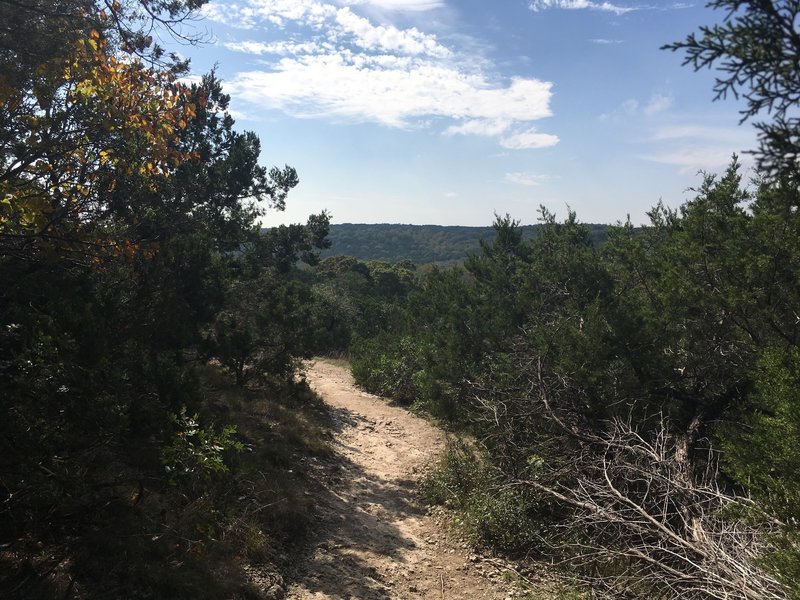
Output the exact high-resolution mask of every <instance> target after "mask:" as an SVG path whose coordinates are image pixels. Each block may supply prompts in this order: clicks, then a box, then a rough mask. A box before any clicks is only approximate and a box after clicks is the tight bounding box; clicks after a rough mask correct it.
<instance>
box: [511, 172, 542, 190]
mask: <svg viewBox="0 0 800 600" xmlns="http://www.w3.org/2000/svg"><path fill="white" fill-rule="evenodd" d="M505 179H506V181H508V182H509V183H516V184H517V185H525V186H528V187H533V186H536V185H539V184H540V183H541V182H542V181H544V180H546V179H548V177H547V175H534V174H533V173H519V172H516V173H506V177H505Z"/></svg>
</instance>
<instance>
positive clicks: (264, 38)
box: [180, 0, 755, 225]
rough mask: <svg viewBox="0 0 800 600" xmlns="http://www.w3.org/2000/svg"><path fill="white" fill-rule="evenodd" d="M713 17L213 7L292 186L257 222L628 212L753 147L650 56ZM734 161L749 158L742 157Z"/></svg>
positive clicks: (239, 104) (438, 7) (682, 5)
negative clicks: (294, 176) (282, 202)
mask: <svg viewBox="0 0 800 600" xmlns="http://www.w3.org/2000/svg"><path fill="white" fill-rule="evenodd" d="M721 17H722V15H720V14H717V13H714V12H712V11H710V10H708V9H706V8H705V7H704V5H703V4H702V0H701V3H697V4H692V3H688V2H672V1H652V2H646V0H643V1H641V2H640V1H639V0H613V1H612V0H609V1H604V0H494V1H487V0H213V1H212V2H211V3H210V4H208V5H207V6H206V7H205V8H204V11H203V20H202V21H200V22H199V23H197V27H198V28H199V29H200V30H201V31H206V32H207V33H208V36H209V39H210V41H209V42H208V43H206V44H204V45H202V46H199V47H189V48H180V51H181V53H183V54H185V55H188V56H190V57H191V59H192V67H193V72H194V73H196V74H200V73H203V72H205V71H207V70H209V69H210V68H211V67H212V66H213V65H215V64H216V65H217V72H218V74H219V76H220V77H221V78H222V79H223V80H224V86H225V89H226V91H227V92H228V93H230V94H231V96H232V104H231V108H232V113H233V115H234V117H235V118H236V120H237V127H238V128H240V129H248V130H253V131H255V132H256V133H258V134H259V137H260V138H261V141H262V161H263V162H264V164H266V165H268V166H271V165H273V164H277V165H283V164H289V165H292V166H294V167H295V168H296V169H297V171H298V174H299V177H300V185H299V186H298V187H297V188H296V189H295V190H294V191H293V192H292V194H290V196H289V199H288V202H287V209H286V212H285V213H283V214H277V213H274V212H272V213H269V214H268V216H267V217H266V219H265V224H267V225H270V224H277V223H286V222H302V221H305V218H306V217H307V215H309V214H311V213H315V212H319V211H321V210H322V209H327V210H329V211H330V212H331V213H332V216H333V222H334V223H344V222H351V223H378V222H380V223H416V224H424V223H435V224H442V225H486V224H489V223H491V222H492V220H493V215H494V213H498V214H505V213H509V214H511V215H512V216H513V217H514V218H516V219H519V220H521V221H522V222H523V223H535V222H536V220H537V211H538V207H539V206H540V205H544V206H546V207H547V208H549V209H550V210H552V211H554V212H556V214H558V215H561V216H563V215H564V214H565V213H566V210H567V207H570V208H571V209H573V210H575V211H576V212H577V214H578V218H579V219H580V220H581V221H584V222H605V223H611V222H615V221H618V220H624V219H625V217H626V215H628V214H630V215H631V218H632V220H633V221H634V222H635V223H641V222H644V221H645V220H646V217H645V213H646V211H647V210H649V209H650V208H651V207H652V206H653V205H654V204H655V203H656V202H658V200H659V199H662V200H663V201H664V203H666V204H667V205H670V206H673V207H675V206H678V205H679V204H681V203H682V202H683V201H685V200H686V199H688V198H690V197H691V192H689V191H687V190H688V188H690V187H692V186H696V185H698V184H699V183H700V176H699V175H698V172H699V171H700V170H705V171H709V172H719V171H720V170H722V169H723V168H724V167H725V166H726V164H727V163H728V161H729V159H730V156H731V154H732V153H733V152H737V153H741V152H742V151H743V150H746V149H748V148H752V147H754V145H755V142H754V140H755V133H754V131H753V129H752V127H751V126H750V125H747V124H746V125H744V126H739V124H738V122H739V116H738V109H739V108H740V107H739V106H738V105H737V104H736V103H735V102H734V101H732V100H729V101H724V102H712V99H713V93H712V89H711V88H712V83H713V72H710V71H703V72H700V73H695V72H693V71H692V70H691V69H690V68H689V67H682V66H681V61H682V57H681V56H680V55H679V54H674V53H671V52H666V51H663V50H660V49H659V47H660V46H661V45H662V44H664V43H667V42H671V41H676V40H679V39H683V38H684V37H685V36H686V35H687V34H688V33H689V32H691V31H694V30H696V29H697V28H698V26H699V25H701V24H710V23H712V22H715V21H717V20H719V19H720V18H721ZM744 162H745V164H748V160H747V157H744Z"/></svg>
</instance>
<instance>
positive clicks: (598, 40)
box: [589, 38, 624, 46]
mask: <svg viewBox="0 0 800 600" xmlns="http://www.w3.org/2000/svg"><path fill="white" fill-rule="evenodd" d="M589 41H590V42H591V43H593V44H599V45H601V46H611V45H616V44H622V43H623V41H624V40H609V39H606V38H592V39H590V40H589Z"/></svg>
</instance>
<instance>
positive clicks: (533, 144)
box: [500, 129, 559, 150]
mask: <svg viewBox="0 0 800 600" xmlns="http://www.w3.org/2000/svg"><path fill="white" fill-rule="evenodd" d="M558 142H559V139H558V136H557V135H552V134H550V133H539V132H538V131H536V130H535V129H530V130H528V131H523V132H520V133H515V134H513V135H510V136H507V137H504V138H503V139H501V140H500V145H501V146H503V148H508V149H509V150H530V149H534V148H549V147H550V146H555V145H556V144H557V143H558Z"/></svg>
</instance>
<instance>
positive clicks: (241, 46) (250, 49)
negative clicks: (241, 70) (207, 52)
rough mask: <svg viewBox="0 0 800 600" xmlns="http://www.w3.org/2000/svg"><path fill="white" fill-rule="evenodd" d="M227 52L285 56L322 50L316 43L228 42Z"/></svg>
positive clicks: (226, 45)
mask: <svg viewBox="0 0 800 600" xmlns="http://www.w3.org/2000/svg"><path fill="white" fill-rule="evenodd" d="M225 47H226V48H227V49H228V50H235V51H237V52H246V53H247V54H278V55H282V56H286V55H289V54H295V55H296V54H316V53H318V52H321V51H322V50H323V47H322V46H321V45H320V44H319V43H317V42H313V41H312V42H270V43H264V42H254V41H243V42H229V43H227V44H225Z"/></svg>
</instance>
